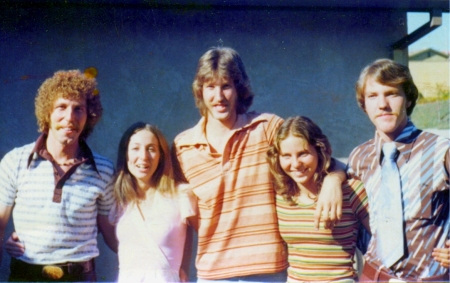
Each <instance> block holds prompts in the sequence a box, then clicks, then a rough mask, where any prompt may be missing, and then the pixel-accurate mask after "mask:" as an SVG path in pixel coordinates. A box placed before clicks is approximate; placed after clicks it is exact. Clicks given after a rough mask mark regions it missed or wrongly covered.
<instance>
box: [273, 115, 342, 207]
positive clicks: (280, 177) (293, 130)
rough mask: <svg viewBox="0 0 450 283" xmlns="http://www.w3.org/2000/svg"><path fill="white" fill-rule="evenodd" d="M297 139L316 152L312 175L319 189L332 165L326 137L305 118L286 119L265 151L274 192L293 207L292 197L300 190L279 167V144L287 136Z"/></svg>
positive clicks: (329, 147) (329, 146) (330, 151)
mask: <svg viewBox="0 0 450 283" xmlns="http://www.w3.org/2000/svg"><path fill="white" fill-rule="evenodd" d="M291 135H292V136H294V137H299V138H302V139H304V140H305V141H307V142H308V143H309V144H310V145H312V146H313V147H314V149H315V150H316V151H317V158H318V164H317V169H316V172H315V173H314V183H315V184H316V186H317V187H318V188H320V187H321V185H322V182H323V179H324V178H325V176H326V175H327V174H328V170H329V168H330V166H334V165H333V163H334V162H333V159H332V158H331V153H332V150H331V145H330V142H329V141H328V138H327V136H326V135H324V134H323V133H322V130H321V129H320V128H319V126H317V125H316V124H315V123H314V122H313V121H312V120H310V119H309V118H307V117H302V116H297V117H291V118H288V119H287V120H286V121H284V123H283V124H282V125H281V126H280V128H279V129H278V131H277V135H276V137H275V141H274V143H273V144H272V145H271V146H270V148H269V150H268V151H267V161H268V162H269V165H270V172H271V173H272V175H273V177H274V179H275V183H274V188H275V192H276V193H277V194H278V195H281V196H283V198H284V199H285V200H286V201H287V202H288V203H289V204H290V205H294V204H295V202H294V200H293V198H292V197H293V196H295V195H298V194H299V193H300V189H299V188H298V186H297V184H296V183H295V181H294V180H292V178H291V177H289V176H288V175H287V174H286V173H285V172H284V170H283V169H282V168H281V165H280V160H279V157H280V143H281V141H283V140H285V139H286V138H287V137H289V136H291Z"/></svg>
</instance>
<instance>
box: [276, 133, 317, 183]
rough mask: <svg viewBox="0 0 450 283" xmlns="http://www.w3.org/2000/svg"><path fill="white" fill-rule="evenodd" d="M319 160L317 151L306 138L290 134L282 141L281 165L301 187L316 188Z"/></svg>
mask: <svg viewBox="0 0 450 283" xmlns="http://www.w3.org/2000/svg"><path fill="white" fill-rule="evenodd" d="M318 160H319V158H318V155H317V151H316V150H315V148H314V147H313V146H312V145H310V144H309V143H308V142H307V141H306V140H305V139H303V138H300V137H296V136H293V135H289V136H288V137H287V138H285V139H284V140H282V141H280V153H279V162H280V167H281V169H282V170H283V171H284V173H286V175H288V176H289V177H291V178H292V180H294V182H295V183H297V185H298V186H299V187H305V188H314V174H315V173H316V170H317V166H318V162H319V161H318Z"/></svg>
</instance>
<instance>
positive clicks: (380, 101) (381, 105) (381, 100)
mask: <svg viewBox="0 0 450 283" xmlns="http://www.w3.org/2000/svg"><path fill="white" fill-rule="evenodd" d="M387 104H388V103H387V98H386V96H384V95H380V96H378V107H379V108H380V109H384V108H386V106H387Z"/></svg>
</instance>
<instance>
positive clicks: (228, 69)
mask: <svg viewBox="0 0 450 283" xmlns="http://www.w3.org/2000/svg"><path fill="white" fill-rule="evenodd" d="M223 78H226V79H229V80H231V81H233V83H234V86H235V88H236V92H237V96H238V99H237V106H236V112H237V114H243V113H246V112H247V110H248V109H249V108H250V106H251V105H252V102H253V96H254V94H253V92H252V89H251V87H250V79H249V78H248V75H247V72H246V71H245V67H244V63H243V62H242V59H241V56H239V54H238V53H237V52H236V51H235V50H234V49H232V48H229V47H213V48H211V49H210V50H208V51H207V52H206V53H205V54H203V56H202V57H201V58H200V59H199V61H198V66H197V73H196V74H195V78H194V82H193V83H192V91H193V94H194V99H195V104H196V105H197V108H198V109H199V110H200V114H201V115H202V116H205V117H206V116H207V113H208V111H207V108H206V106H205V104H204V102H203V85H204V84H205V83H208V82H210V81H213V80H215V79H223Z"/></svg>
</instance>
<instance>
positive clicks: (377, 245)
mask: <svg viewBox="0 0 450 283" xmlns="http://www.w3.org/2000/svg"><path fill="white" fill-rule="evenodd" d="M356 98H357V101H358V104H359V106H360V107H361V108H362V110H363V111H364V112H365V113H366V114H367V116H368V117H369V119H370V121H371V122H372V123H373V124H374V126H375V128H376V132H375V137H374V138H373V139H371V140H369V141H367V142H365V143H363V144H361V145H359V146H357V147H356V148H355V149H354V150H353V151H352V153H351V155H350V157H349V164H348V173H349V175H350V176H351V177H353V178H357V179H360V180H362V181H363V182H364V183H365V186H366V190H367V195H368V197H369V205H370V226H371V231H372V233H373V235H372V238H371V240H370V243H369V246H368V249H367V252H366V254H365V265H364V269H363V274H362V276H361V278H360V280H361V281H383V282H384V281H386V282H389V281H390V282H402V281H404V282H415V281H434V282H436V281H447V282H448V280H449V265H450V264H449V248H448V247H449V245H450V241H449V230H450V221H449V171H450V170H449V169H450V150H449V149H450V141H449V140H448V139H446V138H443V137H440V136H437V135H434V134H431V133H427V132H423V131H421V130H419V129H417V128H416V127H415V126H414V124H413V123H412V122H411V120H410V119H409V116H410V115H411V113H412V111H413V109H414V106H415V104H416V100H417V98H418V90H417V87H416V86H415V85H414V82H413V80H412V77H411V74H410V72H409V69H408V68H407V67H405V66H403V65H400V64H398V63H396V62H394V61H392V60H388V59H380V60H377V61H375V62H373V63H372V64H370V65H368V66H367V67H365V68H364V69H363V70H362V72H361V74H360V77H359V80H358V82H357V83H356Z"/></svg>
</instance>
